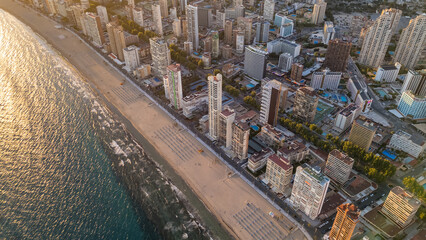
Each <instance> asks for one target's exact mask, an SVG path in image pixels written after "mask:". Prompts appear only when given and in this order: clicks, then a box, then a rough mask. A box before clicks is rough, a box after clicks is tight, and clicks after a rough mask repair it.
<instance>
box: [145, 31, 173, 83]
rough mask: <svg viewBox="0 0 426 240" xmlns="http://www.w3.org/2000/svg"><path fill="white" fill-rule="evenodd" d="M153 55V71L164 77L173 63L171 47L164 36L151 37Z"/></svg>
mask: <svg viewBox="0 0 426 240" xmlns="http://www.w3.org/2000/svg"><path fill="white" fill-rule="evenodd" d="M149 44H150V46H151V56H152V72H153V74H154V75H156V76H159V77H162V76H164V75H166V74H167V66H169V65H170V64H171V56H170V49H169V47H168V46H167V42H166V41H165V40H164V39H163V38H150V39H149Z"/></svg>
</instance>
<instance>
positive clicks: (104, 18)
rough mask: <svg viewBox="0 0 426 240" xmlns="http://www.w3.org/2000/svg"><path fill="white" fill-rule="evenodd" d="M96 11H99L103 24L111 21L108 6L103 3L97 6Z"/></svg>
mask: <svg viewBox="0 0 426 240" xmlns="http://www.w3.org/2000/svg"><path fill="white" fill-rule="evenodd" d="M96 12H97V13H98V16H99V17H100V18H101V23H102V26H103V27H105V26H106V24H107V23H108V22H109V19H108V12H107V9H106V7H105V6H102V5H99V6H96Z"/></svg>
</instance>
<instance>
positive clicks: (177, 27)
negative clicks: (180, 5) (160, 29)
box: [173, 18, 182, 38]
mask: <svg viewBox="0 0 426 240" xmlns="http://www.w3.org/2000/svg"><path fill="white" fill-rule="evenodd" d="M173 33H174V34H175V36H176V37H178V38H179V37H181V36H182V25H181V22H180V19H178V18H176V19H174V20H173Z"/></svg>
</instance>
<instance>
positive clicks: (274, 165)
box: [266, 154, 293, 193]
mask: <svg viewBox="0 0 426 240" xmlns="http://www.w3.org/2000/svg"><path fill="white" fill-rule="evenodd" d="M292 176H293V166H292V165H291V164H290V161H289V160H288V159H285V158H283V157H279V156H277V155H275V154H273V155H271V156H269V157H268V162H267V164H266V179H267V180H268V184H270V186H271V188H272V190H273V191H274V192H277V193H284V192H285V191H286V189H287V188H288V187H289V185H290V181H291V177H292Z"/></svg>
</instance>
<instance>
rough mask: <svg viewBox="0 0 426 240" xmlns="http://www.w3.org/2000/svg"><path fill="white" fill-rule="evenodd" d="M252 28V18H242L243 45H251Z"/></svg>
mask: <svg viewBox="0 0 426 240" xmlns="http://www.w3.org/2000/svg"><path fill="white" fill-rule="evenodd" d="M252 26H253V18H247V17H245V18H244V43H245V44H251V43H252Z"/></svg>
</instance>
